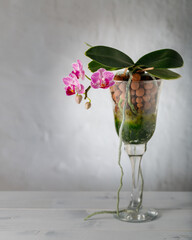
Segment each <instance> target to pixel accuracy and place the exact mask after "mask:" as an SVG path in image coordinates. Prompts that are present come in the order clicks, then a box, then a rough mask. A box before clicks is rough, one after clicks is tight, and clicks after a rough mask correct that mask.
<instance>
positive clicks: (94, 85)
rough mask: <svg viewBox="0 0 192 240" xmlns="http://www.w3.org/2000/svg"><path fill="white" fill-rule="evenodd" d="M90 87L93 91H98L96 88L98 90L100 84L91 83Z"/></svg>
mask: <svg viewBox="0 0 192 240" xmlns="http://www.w3.org/2000/svg"><path fill="white" fill-rule="evenodd" d="M91 87H92V88H95V89H98V88H100V83H93V82H91Z"/></svg>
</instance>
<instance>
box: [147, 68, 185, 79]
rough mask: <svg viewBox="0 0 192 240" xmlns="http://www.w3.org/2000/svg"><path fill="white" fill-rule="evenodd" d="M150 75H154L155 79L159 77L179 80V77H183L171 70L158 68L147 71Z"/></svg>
mask: <svg viewBox="0 0 192 240" xmlns="http://www.w3.org/2000/svg"><path fill="white" fill-rule="evenodd" d="M147 72H148V73H149V74H151V75H153V76H154V77H158V78H160V79H167V80H169V79H177V78H179V77H181V75H179V74H178V73H175V72H173V71H171V70H168V69H162V68H161V69H160V68H156V69H153V70H148V71H147Z"/></svg>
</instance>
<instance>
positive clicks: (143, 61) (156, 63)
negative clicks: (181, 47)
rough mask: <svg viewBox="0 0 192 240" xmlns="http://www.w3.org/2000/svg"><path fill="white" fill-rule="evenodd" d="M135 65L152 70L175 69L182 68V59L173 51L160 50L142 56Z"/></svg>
mask: <svg viewBox="0 0 192 240" xmlns="http://www.w3.org/2000/svg"><path fill="white" fill-rule="evenodd" d="M135 65H137V66H138V65H139V66H145V67H154V68H177V67H182V66H183V59H182V57H181V55H180V54H179V53H178V52H176V51H175V50H172V49H161V50H157V51H154V52H151V53H148V54H146V55H144V56H143V57H141V58H140V59H139V60H138V61H137V62H136V64H135Z"/></svg>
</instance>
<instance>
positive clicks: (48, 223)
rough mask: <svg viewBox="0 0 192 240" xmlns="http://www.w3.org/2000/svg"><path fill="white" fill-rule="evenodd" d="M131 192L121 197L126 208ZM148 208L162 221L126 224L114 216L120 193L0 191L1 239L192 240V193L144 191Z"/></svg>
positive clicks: (145, 203) (122, 194)
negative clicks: (103, 211) (85, 218)
mask: <svg viewBox="0 0 192 240" xmlns="http://www.w3.org/2000/svg"><path fill="white" fill-rule="evenodd" d="M128 199H129V193H125V192H123V193H121V205H122V207H124V206H126V205H127V204H128ZM144 206H145V207H148V206H150V207H155V208H157V209H159V210H160V212H161V215H160V217H159V218H158V219H156V220H155V221H152V222H147V223H137V224H136V223H127V222H121V221H119V220H117V219H115V218H114V217H113V216H112V215H110V214H105V215H97V216H95V217H93V218H92V219H90V220H88V221H84V217H86V216H87V215H88V214H90V213H92V212H94V211H98V210H109V209H110V210H114V209H115V207H116V193H115V192H0V240H13V239H14V240H17V239H18V240H20V239H21V240H24V239H25V240H29V239H30V240H41V239H46V240H47V239H53V240H56V239H57V240H58V239H59V240H95V239H97V240H104V239H105V240H108V239H110V240H113V239H114V240H118V239H131V240H132V239H137V240H140V239H142V240H145V239H148V240H149V239H150V240H156V239H157V240H159V239H162V240H169V239H173V240H184V239H187V240H189V239H192V193H191V192H144Z"/></svg>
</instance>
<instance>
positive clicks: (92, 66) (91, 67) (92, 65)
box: [88, 61, 121, 72]
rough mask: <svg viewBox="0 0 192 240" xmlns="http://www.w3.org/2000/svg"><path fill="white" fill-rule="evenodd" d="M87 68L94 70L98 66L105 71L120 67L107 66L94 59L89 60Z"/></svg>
mask: <svg viewBox="0 0 192 240" xmlns="http://www.w3.org/2000/svg"><path fill="white" fill-rule="evenodd" d="M88 68H89V70H90V71H91V72H95V71H97V70H98V69H99V68H105V69H106V70H107V71H115V70H118V69H121V68H114V67H109V66H106V65H103V64H101V63H98V62H96V61H91V62H90V63H89V64H88Z"/></svg>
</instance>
